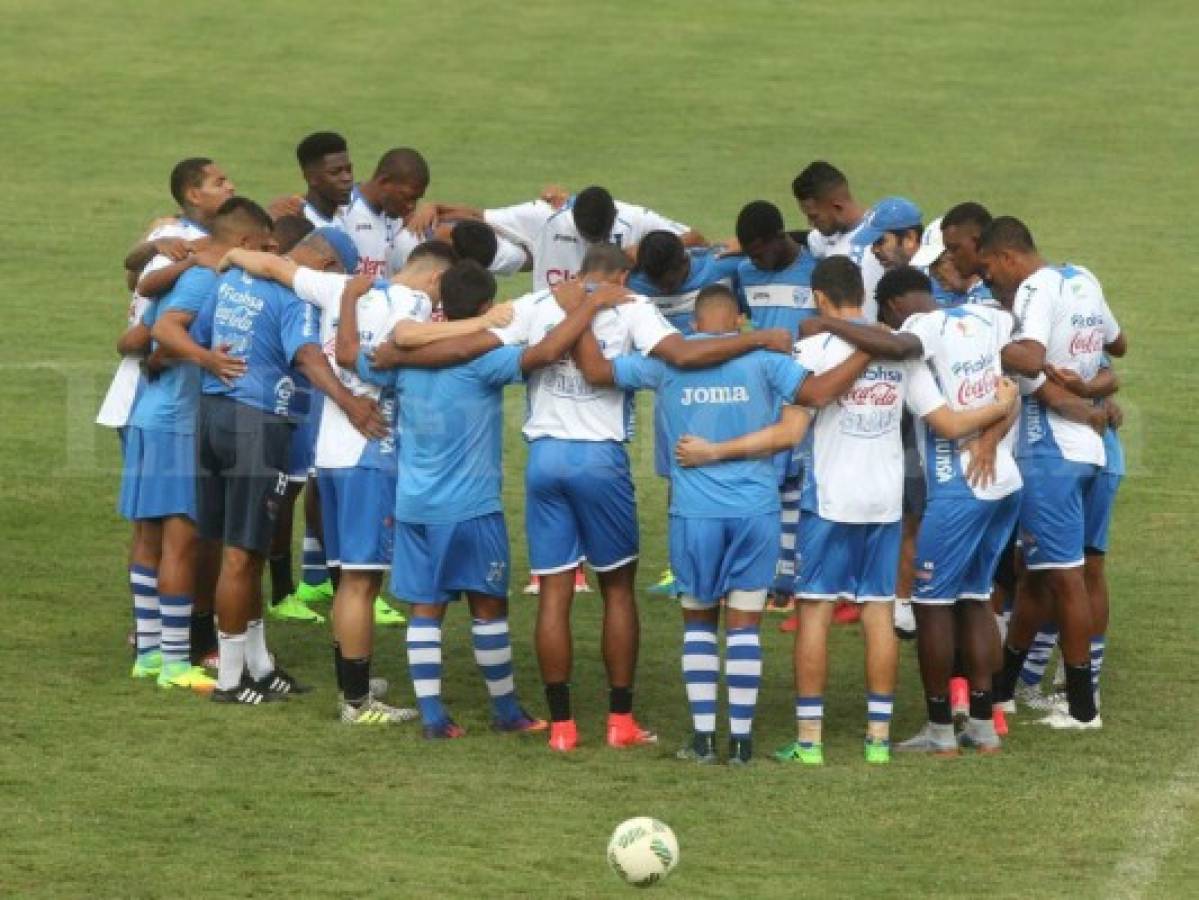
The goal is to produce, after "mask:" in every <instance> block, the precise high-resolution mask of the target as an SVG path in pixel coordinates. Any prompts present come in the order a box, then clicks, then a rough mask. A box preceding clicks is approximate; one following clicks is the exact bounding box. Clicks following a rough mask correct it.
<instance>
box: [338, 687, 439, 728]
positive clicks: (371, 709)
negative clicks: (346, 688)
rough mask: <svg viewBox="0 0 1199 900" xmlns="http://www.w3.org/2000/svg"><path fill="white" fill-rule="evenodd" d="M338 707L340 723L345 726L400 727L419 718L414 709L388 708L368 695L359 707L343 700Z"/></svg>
mask: <svg viewBox="0 0 1199 900" xmlns="http://www.w3.org/2000/svg"><path fill="white" fill-rule="evenodd" d="M340 707H341V712H340V717H341V721H342V722H344V723H345V724H347V725H400V724H403V723H404V722H411V721H413V720H415V719H419V718H420V713H418V712H417V711H416V710H415V709H407V708H404V707H399V706H388V705H387V704H386V703H383V702H381V701H380V700H378V699H377V698H375V697H373V696H371V695H369V694H368V695H367V698H366V702H365V703H363V704H362V705H361V706H354V705H353V704H351V703H346V701H345V700H344V699H343V700H342V701H341V703H340Z"/></svg>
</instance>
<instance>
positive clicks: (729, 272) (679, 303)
mask: <svg viewBox="0 0 1199 900" xmlns="http://www.w3.org/2000/svg"><path fill="white" fill-rule="evenodd" d="M687 256H688V258H689V260H690V264H691V271H689V272H688V273H687V277H686V279H684V281H683V283H682V285H680V286H679V289H678V290H677V291H676V292H675V293H673V294H663V293H662V291H661V289H660V288H658V286H657V285H655V284H654V283H653V282H652V281H650V280H649V279H648V278H646V277H645V275H643V274H642V273H641V272H638V271H636V270H634V271H633V272H632V273H631V274H630V275H629V281H628V288H629V290H630V291H632V292H633V293H634V294H641V295H642V296H643V297H648V298H649V299H651V300H653V301H654V305H655V306H656V307H658V311H659V312H660V313H662V315H664V316H665V317H666V321H667V322H669V323H670V324H671V325H673V326H674V327H675V328H677V329H678V330H679V331H681V332H682V333H683V334H691V333H692V332H693V331H694V330H695V329H694V322H693V318H694V316H695V295H696V294H698V293H699V292H700V291H702V290H703V289H704V288H706V287H708V285H712V284H723V285H724V286H725V287H727V288H729V289H730V290H732V291H733V292H734V293H735V294H736V293H737V287H736V285H737V269H738V268H739V267H740V265H741V263H742V262H744V261H745V257H744V256H740V255H733V256H719V255H717V254H716V253H715V252H714V251H712V250H708V249H694V250H690V251H688V253H687Z"/></svg>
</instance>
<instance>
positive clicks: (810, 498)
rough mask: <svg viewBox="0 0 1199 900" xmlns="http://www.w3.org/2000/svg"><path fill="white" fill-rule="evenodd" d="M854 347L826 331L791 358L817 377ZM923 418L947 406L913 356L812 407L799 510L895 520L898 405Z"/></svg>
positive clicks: (898, 504)
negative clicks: (834, 398)
mask: <svg viewBox="0 0 1199 900" xmlns="http://www.w3.org/2000/svg"><path fill="white" fill-rule="evenodd" d="M853 349H854V348H853V347H852V346H850V345H849V344H848V343H846V342H845V341H843V340H841V339H840V338H838V337H835V336H833V335H831V334H818V335H814V336H813V337H810V338H805V339H804V340H802V341H800V342H799V343H798V344H796V345H795V359H796V360H798V361H799V363H800V364H801V365H803V366H804V367H805V368H806V369H808V370H809V371H810V372H812V373H813V374H815V375H819V374H820V373H822V372H827V371H828V370H829V369H832V368H834V367H835V366H837V365H839V364H840V363H842V362H844V361H845V360H846V359H848V358H849V357H850V355H852V353H853ZM905 404H906V405H907V407H908V409H910V410H911V411H912V413H913V415H916V416H919V417H921V418H923V417H924V416H926V415H928V414H929V413H931V412H933V411H934V410H936V409H937V408H938V407H941V406H944V405H945V398H944V397H942V396H941V392H940V391H939V390H937V384H936V382H935V381H934V380H933V376H932V373H931V372H930V371H929V369H928V366H926V365H925V364H924V363H923V362H920V361H919V360H907V361H904V362H885V361H875V362H872V363H871V364H870V365H869V366H867V368H866V370H865V371H864V372H863V373H862V374H861V375H859V376H858V380H857V381H856V382H854V385H853V387H851V388H850V389H849V391H848V393H846V394H845V395H844V396H842V397H840V398H839V399H838V400H837V401H836V402H835V403H830V404H829V405H828V406H826V407H824V408H823V409H819V410H815V411H814V415H815V420H814V421H813V423H812V427H811V430H810V435H811V437H810V439H809V441H807V442H805V447H804V454H805V456H808V459H807V460H806V463H807V464H806V465H805V466H804V486H803V497H802V500H801V503H802V506H803V508H804V509H806V510H808V511H810V512H818V513H819V514H820V517H821V518H822V519H827V520H829V521H832V522H847V523H852V524H867V523H888V522H898V521H899V518H900V515H901V514H902V511H903V509H902V507H903V439H902V437H901V436H900V420H901V419H902V417H903V408H904V405H905Z"/></svg>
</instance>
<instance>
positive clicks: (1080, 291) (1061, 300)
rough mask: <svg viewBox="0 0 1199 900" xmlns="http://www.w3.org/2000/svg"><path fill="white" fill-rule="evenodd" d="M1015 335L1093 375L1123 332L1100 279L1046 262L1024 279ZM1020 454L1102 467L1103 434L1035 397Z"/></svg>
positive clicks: (1027, 409)
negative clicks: (1105, 352)
mask: <svg viewBox="0 0 1199 900" xmlns="http://www.w3.org/2000/svg"><path fill="white" fill-rule="evenodd" d="M1013 311H1014V312H1015V316H1016V324H1015V329H1014V331H1013V334H1012V340H1015V341H1020V340H1031V341H1036V342H1037V343H1038V344H1040V345H1041V346H1043V347H1044V348H1045V362H1046V363H1047V364H1049V365H1054V366H1058V367H1059V368H1063V369H1070V370H1071V371H1073V372H1077V373H1078V374H1079V376H1081V377H1082V378H1083V380H1090V379H1092V378H1094V377H1095V375H1096V374H1097V373H1098V372H1099V367H1100V363H1101V362H1102V360H1103V348H1104V347H1105V346H1106V345H1107V344H1110V343H1112V342H1113V341H1115V340H1116V338H1118V337H1119V336H1120V326H1119V324H1118V323H1117V322H1116V317H1115V316H1113V315H1112V311H1111V309H1109V308H1108V305H1107V300H1106V299H1105V298H1104V296H1103V289H1102V288H1101V287H1100V286H1099V281H1098V280H1097V279H1096V278H1095V276H1094V275H1092V274H1091V273H1090V272H1088V271H1087V270H1086V269H1083V268H1080V267H1078V266H1060V267H1053V266H1045V267H1044V268H1041V269H1038V270H1037V271H1036V272H1034V273H1033V274H1032V275H1029V276H1028V278H1026V279H1024V281H1022V282H1021V283H1020V287H1018V288H1017V289H1016V299H1015V303H1014V304H1013ZM1017 455H1018V456H1020V457H1021V458H1023V457H1026V456H1027V457H1032V456H1053V457H1058V458H1062V459H1067V460H1071V461H1073V462H1081V463H1091V464H1094V465H1098V466H1102V465H1103V464H1104V461H1105V459H1106V456H1105V454H1104V450H1103V438H1101V437H1100V436H1099V435H1098V434H1096V433H1095V432H1094V431H1092V430H1091V429H1090V428H1089V427H1087V426H1086V425H1083V424H1082V423H1080V422H1071V421H1070V420H1069V419H1066V418H1063V417H1062V416H1060V415H1058V414H1057V413H1055V412H1053V411H1052V410H1051V409H1048V408H1047V407H1045V406H1044V405H1043V404H1042V403H1041V402H1040V401H1039V400H1037V399H1036V398H1035V397H1030V398H1029V400H1028V402H1027V403H1026V404H1025V406H1024V410H1023V413H1022V415H1021V430H1020V441H1019V445H1018V450H1017Z"/></svg>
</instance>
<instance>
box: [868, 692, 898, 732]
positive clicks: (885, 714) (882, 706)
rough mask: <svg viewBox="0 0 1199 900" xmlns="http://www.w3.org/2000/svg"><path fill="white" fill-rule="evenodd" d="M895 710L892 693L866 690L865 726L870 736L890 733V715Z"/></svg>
mask: <svg viewBox="0 0 1199 900" xmlns="http://www.w3.org/2000/svg"><path fill="white" fill-rule="evenodd" d="M894 711H895V695H894V694H875V693H873V692H871V691H867V692H866V728H867V731H868V733H869V734H870V737H872V738H886V737H889V736H890V734H891V715H892V713H893V712H894Z"/></svg>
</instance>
